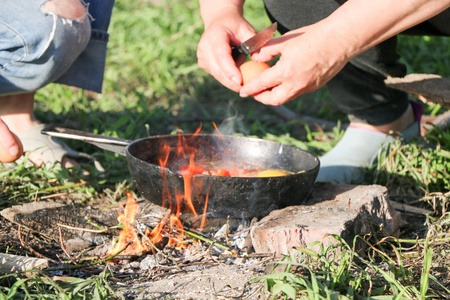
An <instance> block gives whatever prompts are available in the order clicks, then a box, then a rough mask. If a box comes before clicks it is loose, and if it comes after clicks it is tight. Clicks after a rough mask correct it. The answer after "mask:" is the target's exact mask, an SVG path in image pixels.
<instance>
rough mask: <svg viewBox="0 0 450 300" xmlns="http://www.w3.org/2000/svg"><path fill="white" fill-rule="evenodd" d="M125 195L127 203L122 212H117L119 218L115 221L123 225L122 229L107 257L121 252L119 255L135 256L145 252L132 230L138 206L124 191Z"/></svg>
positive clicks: (131, 196) (130, 195) (128, 193)
mask: <svg viewBox="0 0 450 300" xmlns="http://www.w3.org/2000/svg"><path fill="white" fill-rule="evenodd" d="M126 194H127V196H128V201H127V203H126V205H125V208H124V212H123V213H122V212H120V211H119V216H118V217H117V220H118V221H119V222H120V223H122V224H123V229H122V230H121V232H120V234H119V239H118V241H117V242H116V243H114V244H113V248H112V250H111V251H110V252H109V253H108V254H107V255H114V254H117V253H118V252H120V251H122V250H123V252H121V253H120V254H121V255H136V254H142V253H145V252H146V251H147V249H146V247H145V246H144V245H143V244H142V243H141V241H140V239H139V236H138V234H137V233H136V231H135V230H134V228H133V225H134V223H135V216H136V214H137V213H138V211H139V204H138V203H137V202H136V200H134V197H133V195H132V194H131V193H130V192H128V191H126Z"/></svg>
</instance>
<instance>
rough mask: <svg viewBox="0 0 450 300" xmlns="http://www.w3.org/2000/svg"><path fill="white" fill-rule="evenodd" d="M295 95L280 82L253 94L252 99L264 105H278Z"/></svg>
mask: <svg viewBox="0 0 450 300" xmlns="http://www.w3.org/2000/svg"><path fill="white" fill-rule="evenodd" d="M294 98H295V96H293V95H292V93H290V92H289V91H288V90H287V89H286V86H285V85H284V84H280V85H278V86H276V87H274V88H272V89H270V90H265V91H263V92H261V93H258V94H257V95H255V96H254V99H255V100H256V101H258V102H261V103H263V104H265V105H272V106H279V105H282V104H284V103H286V102H288V101H289V100H292V99H294Z"/></svg>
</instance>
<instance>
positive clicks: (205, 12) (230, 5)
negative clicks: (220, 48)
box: [199, 0, 245, 27]
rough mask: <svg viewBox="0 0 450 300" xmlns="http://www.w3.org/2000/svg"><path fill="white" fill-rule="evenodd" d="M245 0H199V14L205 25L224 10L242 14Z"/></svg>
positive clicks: (224, 11)
mask: <svg viewBox="0 0 450 300" xmlns="http://www.w3.org/2000/svg"><path fill="white" fill-rule="evenodd" d="M244 2H245V0H200V1H199V3H200V14H201V16H202V19H203V23H204V24H205V27H208V25H209V24H210V23H211V22H212V21H213V20H215V19H217V18H218V17H220V16H221V15H223V14H225V13H226V12H230V13H234V14H236V13H237V14H239V15H241V16H242V15H243V10H244V8H243V7H244Z"/></svg>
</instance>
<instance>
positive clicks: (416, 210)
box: [391, 201, 433, 215]
mask: <svg viewBox="0 0 450 300" xmlns="http://www.w3.org/2000/svg"><path fill="white" fill-rule="evenodd" d="M391 205H392V207H393V208H395V209H396V210H398V211H401V212H405V213H412V214H418V215H431V214H432V213H433V212H432V211H431V210H427V209H423V208H420V207H415V206H412V205H408V204H404V203H398V202H395V201H391Z"/></svg>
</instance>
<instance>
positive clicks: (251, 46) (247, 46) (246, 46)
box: [231, 22, 278, 60]
mask: <svg viewBox="0 0 450 300" xmlns="http://www.w3.org/2000/svg"><path fill="white" fill-rule="evenodd" d="M277 26H278V24H277V22H275V23H273V24H272V25H270V26H269V27H267V28H265V29H263V30H261V31H260V32H258V33H257V34H255V35H254V36H252V37H251V38H249V39H248V40H246V41H245V42H243V43H242V44H240V45H239V46H237V47H233V48H232V51H231V55H232V56H233V58H234V60H236V59H238V58H239V57H240V56H241V55H250V54H251V53H253V52H255V51H256V50H258V49H259V48H261V47H262V46H264V45H265V44H266V43H267V42H268V41H269V40H270V39H271V38H272V37H273V35H274V34H275V31H277Z"/></svg>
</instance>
